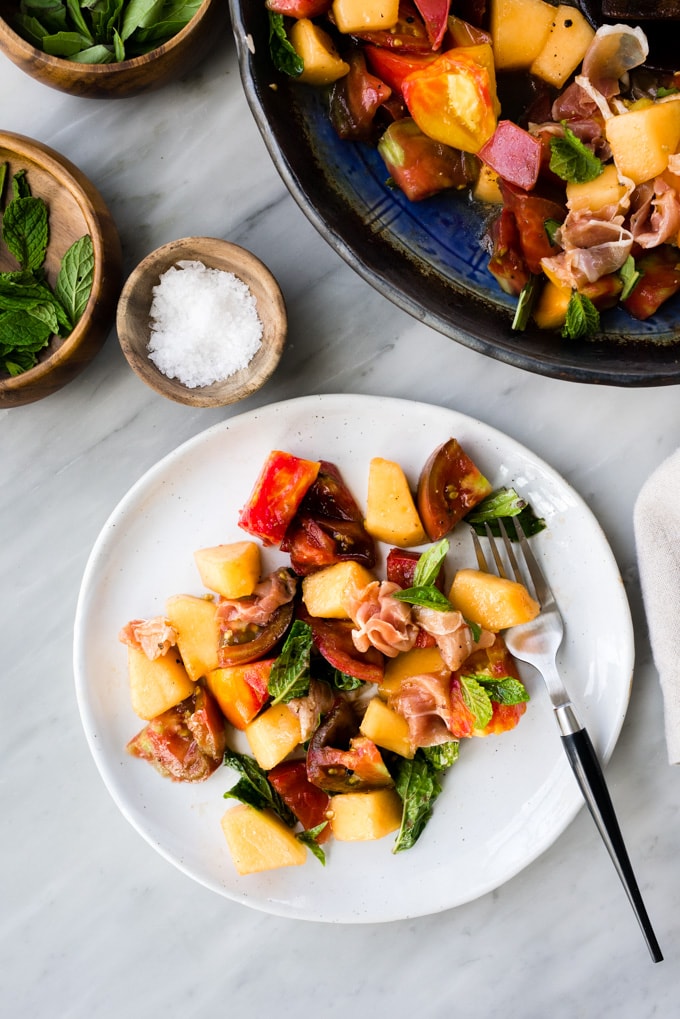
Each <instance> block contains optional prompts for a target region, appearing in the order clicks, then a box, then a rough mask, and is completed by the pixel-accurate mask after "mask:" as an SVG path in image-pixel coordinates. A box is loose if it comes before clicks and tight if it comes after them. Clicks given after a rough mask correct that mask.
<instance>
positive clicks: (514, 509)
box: [465, 487, 527, 524]
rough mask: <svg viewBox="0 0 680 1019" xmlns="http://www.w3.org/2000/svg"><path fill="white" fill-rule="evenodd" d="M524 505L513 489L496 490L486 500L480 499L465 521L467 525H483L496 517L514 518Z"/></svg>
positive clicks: (524, 501) (523, 501)
mask: <svg viewBox="0 0 680 1019" xmlns="http://www.w3.org/2000/svg"><path fill="white" fill-rule="evenodd" d="M526 505H527V501H526V499H522V497H521V496H520V495H518V494H517V492H516V491H515V489H514V488H507V487H506V488H497V489H495V490H494V491H493V492H492V493H491V495H487V497H486V499H482V501H481V502H480V503H478V504H477V505H476V506H475V508H474V509H473V510H471V511H470V512H469V513H468V514H467V516H466V517H465V519H466V520H467V522H468V524H483V523H484V522H485V521H488V520H495V519H497V518H498V517H514V516H516V515H517V514H518V513H521V511H522V510H523V509H524V508H525V506H526Z"/></svg>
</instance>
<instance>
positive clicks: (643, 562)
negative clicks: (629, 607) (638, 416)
mask: <svg viewBox="0 0 680 1019" xmlns="http://www.w3.org/2000/svg"><path fill="white" fill-rule="evenodd" d="M633 526H634V530H635V544H636V550H637V559H638V569H639V572H640V585H641V587H642V598H643V601H644V606H645V612H646V614H647V625H648V627H649V638H650V642H651V647H652V654H653V656H654V664H655V665H656V668H657V670H658V673H659V681H660V683H661V692H662V695H663V702H664V721H665V729H666V748H667V751H668V761H669V763H670V764H680V449H679V450H677V451H676V452H675V453H673V454H672V455H671V456H670V457H668V459H667V460H664V462H663V463H662V464H661V465H660V466H659V467H657V469H656V470H655V471H654V473H653V474H652V475H651V476H650V477H649V478H648V479H647V481H646V482H645V483H644V485H643V486H642V488H641V489H640V493H639V495H638V497H637V500H636V502H635V508H634V511H633Z"/></svg>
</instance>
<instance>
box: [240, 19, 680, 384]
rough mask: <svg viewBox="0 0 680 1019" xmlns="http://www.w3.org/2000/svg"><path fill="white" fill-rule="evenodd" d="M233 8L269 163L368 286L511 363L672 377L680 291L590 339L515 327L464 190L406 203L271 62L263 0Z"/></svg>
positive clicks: (635, 377)
mask: <svg viewBox="0 0 680 1019" xmlns="http://www.w3.org/2000/svg"><path fill="white" fill-rule="evenodd" d="M230 8H231V17H232V25H233V30H234V36H235V39H236V47H237V53H238V58H239V66H240V71H241V79H242V82H243V86H244V89H245V93H246V97H247V100H248V103H249V105H250V108H251V110H252V113H253V115H254V117H255V120H256V122H257V125H258V127H259V129H260V132H261V134H262V137H263V139H264V141H265V144H266V146H267V148H268V150H269V152H270V154H271V157H272V159H273V161H274V164H275V165H276V167H277V169H278V171H279V173H280V174H281V177H282V178H283V180H284V182H285V183H286V185H287V187H288V189H289V190H290V192H291V194H292V196H293V198H294V199H295V200H296V201H297V203H298V204H299V206H300V207H301V209H302V210H303V211H304V213H305V214H306V215H307V217H308V218H309V220H310V221H311V222H312V223H313V224H314V226H315V227H316V228H317V229H318V230H319V232H320V233H321V234H322V236H323V237H324V238H325V239H326V240H327V241H328V243H329V244H331V245H332V246H333V248H334V249H335V250H336V251H337V252H338V254H340V255H341V256H342V257H343V258H344V259H345V260H346V261H347V262H348V263H349V265H351V266H352V268H353V269H355V270H356V272H358V273H359V274H360V275H361V276H362V277H363V278H364V279H365V280H367V282H368V283H370V284H371V286H373V287H375V288H376V289H377V290H378V291H379V292H380V293H382V294H383V295H384V296H385V297H387V298H388V299H389V300H391V301H393V302H394V303H395V304H396V305H398V306H399V307H400V308H403V309H404V310H405V311H407V312H409V313H410V314H411V315H413V316H414V317H415V318H416V319H418V320H420V321H422V322H425V323H426V324H427V325H429V326H432V327H433V328H434V329H437V330H438V331H439V332H441V333H444V334H445V335H446V336H449V337H451V338H452V339H454V340H456V341H457V342H459V343H462V344H464V345H465V346H467V347H470V348H472V349H473V350H476V351H479V352H480V353H482V354H486V355H488V356H489V357H493V358H495V359H497V360H499V361H504V362H506V363H507V364H511V365H514V366H515V367H517V368H522V369H525V370H527V371H531V372H536V373H539V374H542V375H547V376H551V377H553V378H560V379H568V380H571V381H575V382H590V383H599V384H605V385H614V386H658V385H670V384H675V383H679V382H680V298H676V299H674V300H672V301H669V302H667V304H666V305H665V306H664V309H662V313H661V314H659V315H656V316H655V317H654V318H653V319H650V320H648V321H647V322H644V323H642V322H636V321H635V320H633V319H631V318H630V316H629V315H627V314H626V313H625V312H623V311H612V312H607V313H605V314H604V315H603V316H602V321H603V327H604V331H603V333H602V334H601V336H600V337H598V338H597V339H596V340H593V341H580V342H574V341H565V340H563V339H561V337H560V336H559V334H558V333H553V332H547V331H543V330H539V329H537V328H535V327H534V326H533V325H532V326H530V327H529V328H528V329H527V330H526V331H525V332H522V333H518V332H514V331H513V330H512V328H511V322H512V316H513V311H514V303H515V302H514V300H512V299H510V298H508V297H507V296H506V295H505V294H503V293H502V291H501V290H500V288H499V287H498V286H497V285H496V283H495V281H494V279H493V278H492V277H491V276H490V275H489V273H488V272H487V271H486V262H487V259H488V256H487V254H486V253H485V252H484V250H483V249H482V246H481V244H480V238H481V237H482V235H483V233H484V228H485V222H484V215H483V210H481V209H480V207H479V206H478V205H476V204H474V203H472V202H471V201H470V200H469V198H468V197H467V195H466V194H464V193H462V192H461V193H459V192H455V193H453V192H452V193H448V194H447V193H445V194H442V195H439V196H436V197H435V198H432V199H428V200H427V201H424V202H418V203H412V202H409V201H408V200H407V199H406V198H405V197H404V196H403V195H402V194H401V193H400V192H398V191H395V190H391V189H390V188H388V187H387V186H386V177H387V173H386V170H385V167H384V164H383V162H382V160H381V159H380V157H379V156H378V155H377V153H376V151H375V150H374V149H372V148H371V147H369V146H366V145H360V144H353V143H349V142H343V141H341V140H340V139H339V138H338V137H337V136H336V134H335V132H334V130H333V128H332V127H331V125H330V122H329V119H328V116H327V100H326V96H325V94H324V91H323V90H320V89H315V88H310V87H309V86H304V85H299V84H295V83H294V82H292V81H290V80H289V79H286V78H285V77H284V76H281V75H280V74H277V72H276V71H275V70H274V68H273V66H272V63H271V60H270V57H269V46H268V19H267V15H266V10H265V6H264V0H230ZM272 85H275V87H274V88H273V87H272Z"/></svg>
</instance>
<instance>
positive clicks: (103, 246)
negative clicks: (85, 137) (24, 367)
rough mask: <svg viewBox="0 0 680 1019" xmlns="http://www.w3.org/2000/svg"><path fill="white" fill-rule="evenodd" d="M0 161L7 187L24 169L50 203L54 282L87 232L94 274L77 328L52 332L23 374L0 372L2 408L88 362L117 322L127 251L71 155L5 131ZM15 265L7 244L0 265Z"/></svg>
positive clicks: (48, 264)
mask: <svg viewBox="0 0 680 1019" xmlns="http://www.w3.org/2000/svg"><path fill="white" fill-rule="evenodd" d="M0 163H7V165H8V170H7V178H6V183H5V189H6V190H7V189H8V188H10V187H11V183H10V182H11V178H12V176H13V175H14V174H15V173H17V172H18V171H19V170H26V179H27V182H28V185H29V187H30V189H31V193H32V194H33V195H34V197H36V198H42V199H43V200H44V201H45V202H46V204H47V210H48V217H49V229H50V242H49V246H48V248H47V257H46V260H45V266H44V268H45V272H46V275H47V280H48V282H49V283H50V285H51V286H54V283H55V280H56V278H57V273H58V271H59V266H60V264H61V259H62V257H63V255H64V254H65V252H66V250H67V249H68V248H69V247H70V246H71V244H72V243H73V242H74V241H76V240H78V238H80V237H82V236H83V235H84V234H87V233H89V235H90V237H91V238H92V246H93V249H94V280H93V284H92V292H91V294H90V299H89V302H88V305H87V307H86V309H85V311H84V313H83V315H82V317H81V319H80V321H79V322H78V323H77V324H76V326H75V328H74V330H73V332H72V333H71V334H70V335H69V336H67V337H64V338H63V339H61V338H57V337H55V338H54V339H53V340H52V342H51V343H50V345H49V346H48V347H46V348H45V350H44V351H43V352H42V353H41V354H40V355H39V360H38V364H37V365H36V366H35V367H34V368H29V369H28V371H25V372H22V373H21V374H20V375H16V376H13V377H10V376H8V375H4V374H0V407H17V406H20V405H22V404H27V403H33V402H34V401H36V400H40V399H42V398H43V397H44V396H49V395H50V393H54V392H56V390H58V389H60V388H61V387H62V386H64V385H66V383H67V382H70V381H71V379H73V378H75V376H76V375H77V374H78V373H79V372H80V371H82V370H83V368H85V366H86V365H88V364H89V363H90V361H91V360H92V358H93V357H94V356H95V354H96V353H97V352H98V351H99V350H100V348H101V347H102V345H103V344H104V342H105V340H106V338H107V336H108V334H109V332H110V331H111V328H112V326H113V324H114V320H115V314H116V302H117V300H118V295H119V294H120V288H121V284H122V253H121V245H120V239H119V236H118V231H117V229H116V225H115V223H114V221H113V218H112V217H111V214H110V212H109V210H108V209H107V207H106V204H105V202H104V199H103V198H102V196H101V194H100V193H99V191H98V190H97V189H96V188H95V186H94V185H93V184H92V183H91V181H90V180H88V178H87V177H86V176H85V174H83V173H82V172H81V171H80V170H79V169H78V168H77V167H76V166H74V164H73V163H71V162H70V160H68V159H66V158H65V157H64V156H62V155H60V153H58V152H55V150H54V149H51V148H49V147H48V146H47V145H43V144H41V143H40V142H36V141H33V140H32V139H31V138H25V137H24V136H23V135H18V134H11V133H9V132H0ZM17 268H18V266H17V264H16V263H15V262H14V260H13V259H12V257H11V255H10V254H9V252H8V251H7V250H6V248H5V246H4V245H1V246H0V271H3V272H9V271H14V270H16V269H17Z"/></svg>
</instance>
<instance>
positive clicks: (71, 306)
mask: <svg viewBox="0 0 680 1019" xmlns="http://www.w3.org/2000/svg"><path fill="white" fill-rule="evenodd" d="M93 280H94V249H93V247H92V238H91V237H90V235H89V234H85V236H84V237H81V238H80V239H79V240H77V241H74V242H73V244H72V245H71V247H70V248H69V249H68V251H67V252H66V254H65V255H64V257H63V259H62V260H61V265H60V267H59V275H58V276H57V281H56V283H55V286H54V292H55V294H56V296H57V298H58V299H59V300H60V301H61V303H62V305H63V307H64V309H65V310H66V313H67V315H68V317H69V321H70V323H71V325H72V326H74V325H75V324H76V322H78V320H79V319H80V317H81V315H82V314H83V312H84V311H85V308H86V307H87V302H88V301H89V299H90V294H91V293H92V283H93Z"/></svg>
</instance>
